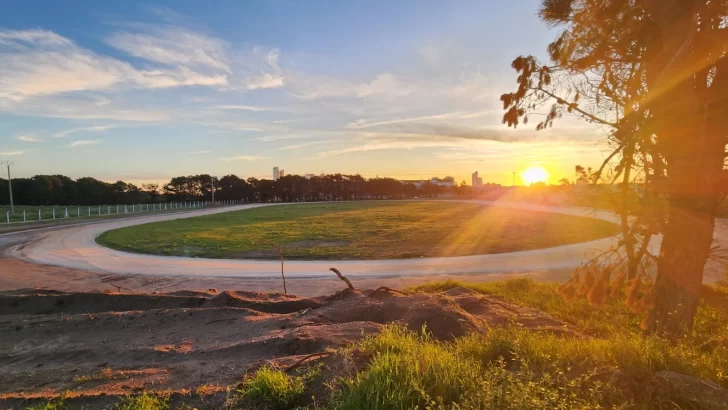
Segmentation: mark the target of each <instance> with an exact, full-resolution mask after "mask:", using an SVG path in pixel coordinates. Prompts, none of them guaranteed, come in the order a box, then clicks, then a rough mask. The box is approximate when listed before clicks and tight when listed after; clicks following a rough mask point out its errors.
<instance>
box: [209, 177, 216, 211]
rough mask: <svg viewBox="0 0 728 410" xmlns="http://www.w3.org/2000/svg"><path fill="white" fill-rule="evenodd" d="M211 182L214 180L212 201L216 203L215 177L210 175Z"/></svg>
mask: <svg viewBox="0 0 728 410" xmlns="http://www.w3.org/2000/svg"><path fill="white" fill-rule="evenodd" d="M210 182H212V190H211V191H212V203H213V204H214V203H215V177H210Z"/></svg>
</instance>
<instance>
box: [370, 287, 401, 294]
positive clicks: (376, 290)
mask: <svg viewBox="0 0 728 410" xmlns="http://www.w3.org/2000/svg"><path fill="white" fill-rule="evenodd" d="M382 290H385V291H387V292H392V293H399V294H401V295H405V296H409V295H410V294H409V293H407V292H405V291H402V290H397V289H392V288H390V287H389V286H380V287H378V288H376V289H375V290H374V292H372V293H371V294H370V295H369V296H374V295H375V294H376V293H377V292H379V291H382Z"/></svg>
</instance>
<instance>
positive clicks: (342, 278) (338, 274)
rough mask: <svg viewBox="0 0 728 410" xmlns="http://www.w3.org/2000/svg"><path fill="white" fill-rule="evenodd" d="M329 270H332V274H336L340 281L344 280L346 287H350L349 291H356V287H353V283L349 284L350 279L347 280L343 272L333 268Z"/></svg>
mask: <svg viewBox="0 0 728 410" xmlns="http://www.w3.org/2000/svg"><path fill="white" fill-rule="evenodd" d="M329 270H330V271H331V272H334V273H335V274H336V276H338V277H339V279H341V280H343V281H344V282H346V285H347V286H349V290H354V286H353V285H352V284H351V282H349V279H347V278H346V276H344V275H342V274H341V272H339V270H338V269H336V268H331V269H329Z"/></svg>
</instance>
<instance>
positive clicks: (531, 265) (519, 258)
mask: <svg viewBox="0 0 728 410" xmlns="http://www.w3.org/2000/svg"><path fill="white" fill-rule="evenodd" d="M473 202H478V203H481V204H483V205H497V206H507V207H511V208H516V209H523V210H533V211H544V212H555V213H562V214H568V215H576V216H586V217H592V218H597V219H602V220H606V221H610V222H614V223H618V218H617V216H616V215H614V214H613V213H611V212H607V211H595V210H593V209H586V208H574V207H549V206H542V205H533V204H523V203H508V202H496V203H491V202H487V201H473ZM274 205H278V204H251V205H241V206H235V207H227V208H219V209H207V210H201V211H193V212H188V213H185V214H177V215H174V214H173V215H155V216H150V217H147V218H140V219H133V220H116V221H109V222H103V223H95V224H92V225H83V226H73V227H69V228H63V229H57V230H53V231H50V232H43V233H41V234H38V235H37V236H36V237H35V238H33V239H31V240H30V241H29V242H27V243H24V244H21V245H19V246H15V247H13V248H12V249H11V250H10V251H9V255H11V256H15V257H18V258H20V259H23V260H25V261H28V262H32V263H36V264H43V265H53V266H59V267H63V268H68V269H80V270H84V271H89V272H96V273H104V274H138V275H155V276H165V277H169V276H184V277H217V278H250V279H253V278H261V279H262V278H274V277H279V275H280V263H279V262H278V261H261V260H225V259H208V258H187V257H167V256H156V255H141V254H133V253H127V252H120V251H115V250H112V249H108V248H105V247H102V246H100V245H98V244H96V242H95V238H96V237H97V236H98V235H100V234H101V233H103V232H105V231H108V230H112V229H117V228H122V227H127V226H134V225H140V224H143V223H150V222H158V221H167V220H173V219H182V218H189V217H192V216H201V215H211V214H215V213H220V212H229V211H235V210H242V209H251V208H255V207H260V206H274ZM722 222H723V221H719V223H718V224H717V226H716V239H717V240H718V241H719V242H720V239H721V238H726V239H728V224H725V223H722ZM10 235H12V234H10ZM616 241H617V239H616V238H605V239H600V240H596V241H591V242H585V243H579V244H573V245H565V246H557V247H552V248H546V249H540V250H533V251H523V252H513V253H504V254H494V255H477V256H464V257H449V258H420V259H401V260H376V261H371V260H368V261H287V262H286V265H285V270H286V274H287V275H288V276H290V277H297V278H322V277H330V276H331V273H330V272H328V269H329V268H330V267H332V266H334V267H337V268H338V269H340V270H341V271H342V272H344V273H345V274H346V275H347V276H350V277H373V278H374V277H377V278H381V277H406V276H422V275H433V276H436V275H448V274H488V273H509V272H510V273H513V272H534V271H548V270H559V269H569V268H573V267H576V266H578V265H579V264H580V263H582V262H583V261H585V260H588V259H589V258H591V257H593V256H594V255H595V254H597V253H599V252H602V251H605V250H607V249H609V248H610V247H611V246H613V245H615V244H616ZM660 241H661V237H660V236H658V237H655V238H654V239H653V241H652V242H651V246H652V247H653V249H659V245H660ZM714 270H715V269H708V271H710V272H707V273H706V281H707V282H713V281H714V279H713V278H714V277H715V278H717V275H718V272H717V271H715V272H713V271H714Z"/></svg>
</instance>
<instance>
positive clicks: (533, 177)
mask: <svg viewBox="0 0 728 410" xmlns="http://www.w3.org/2000/svg"><path fill="white" fill-rule="evenodd" d="M549 176H550V175H549V172H548V171H546V168H544V167H542V166H538V165H536V166H531V167H528V168H526V170H525V171H523V172H521V180H522V181H523V183H524V184H526V185H532V184H535V183H537V182H543V183H547V182H548V179H549Z"/></svg>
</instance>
